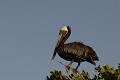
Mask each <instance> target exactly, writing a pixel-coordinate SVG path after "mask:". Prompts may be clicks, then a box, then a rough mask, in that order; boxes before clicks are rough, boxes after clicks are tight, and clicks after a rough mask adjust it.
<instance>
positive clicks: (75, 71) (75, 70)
mask: <svg viewBox="0 0 120 80" xmlns="http://www.w3.org/2000/svg"><path fill="white" fill-rule="evenodd" d="M79 66H80V62H78V65H77V67H76V68H75V69H74V70H73V73H75V74H76V73H77V72H78V71H77V69H78V67H79Z"/></svg>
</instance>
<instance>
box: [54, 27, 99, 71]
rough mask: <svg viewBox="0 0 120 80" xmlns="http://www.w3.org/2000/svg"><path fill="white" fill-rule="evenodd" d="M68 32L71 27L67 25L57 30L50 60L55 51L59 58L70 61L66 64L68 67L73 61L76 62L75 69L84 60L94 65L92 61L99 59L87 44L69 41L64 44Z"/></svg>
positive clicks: (69, 32) (68, 34)
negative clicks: (57, 33)
mask: <svg viewBox="0 0 120 80" xmlns="http://www.w3.org/2000/svg"><path fill="white" fill-rule="evenodd" d="M70 34H71V29H70V27H69V26H64V27H62V28H61V30H60V32H59V37H58V41H57V44H56V47H55V50H54V54H53V57H52V61H53V60H54V57H55V55H56V52H57V53H58V55H59V56H60V57H61V58H63V59H65V60H67V61H71V62H70V63H69V64H68V65H67V68H69V67H70V65H71V64H72V63H73V62H77V63H78V65H77V67H76V70H77V69H78V67H79V65H80V63H81V62H84V61H87V62H89V63H91V64H93V65H96V63H95V62H94V61H99V58H98V56H97V54H96V52H95V51H94V50H93V49H92V48H91V47H90V46H87V45H85V44H83V43H81V42H71V43H67V44H64V42H65V41H66V40H67V39H68V37H69V36H70Z"/></svg>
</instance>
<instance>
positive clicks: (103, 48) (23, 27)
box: [0, 0, 120, 80]
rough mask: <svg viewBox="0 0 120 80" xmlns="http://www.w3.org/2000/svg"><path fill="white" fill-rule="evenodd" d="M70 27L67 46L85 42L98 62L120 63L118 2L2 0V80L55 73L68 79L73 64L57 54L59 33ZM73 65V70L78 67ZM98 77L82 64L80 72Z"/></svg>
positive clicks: (36, 78)
mask: <svg viewBox="0 0 120 80" xmlns="http://www.w3.org/2000/svg"><path fill="white" fill-rule="evenodd" d="M64 25H69V26H71V29H72V34H71V36H70V38H69V39H68V40H67V42H72V41H81V42H84V43H85V44H87V45H90V46H91V47H93V48H94V50H95V51H96V53H97V55H98V56H99V59H100V61H99V62H96V64H97V65H101V66H104V65H106V64H110V65H111V66H112V67H115V68H117V63H118V62H120V0H1V1H0V80H44V79H45V78H46V76H49V75H50V73H49V72H50V71H53V70H55V69H57V70H60V71H62V73H63V74H65V75H66V71H65V68H64V66H62V65H60V64H59V63H58V62H57V61H62V62H63V63H65V64H68V63H69V62H67V61H65V60H62V59H61V58H60V57H59V56H58V55H56V57H55V60H54V62H51V57H52V55H53V50H54V47H55V44H56V40H57V36H58V32H59V29H60V28H61V27H62V26H64ZM76 65H77V64H73V65H72V67H76ZM83 69H84V70H85V71H88V72H90V73H91V76H93V75H94V74H96V73H95V72H94V66H93V65H91V64H89V63H87V62H84V63H82V64H81V65H80V67H79V69H78V70H79V71H81V70H83Z"/></svg>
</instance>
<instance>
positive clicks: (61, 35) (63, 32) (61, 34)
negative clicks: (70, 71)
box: [52, 26, 71, 61]
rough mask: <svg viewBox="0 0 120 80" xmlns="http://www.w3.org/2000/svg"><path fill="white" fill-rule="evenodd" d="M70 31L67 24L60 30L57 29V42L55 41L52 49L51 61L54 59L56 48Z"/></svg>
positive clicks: (66, 37) (62, 42)
mask: <svg viewBox="0 0 120 80" xmlns="http://www.w3.org/2000/svg"><path fill="white" fill-rule="evenodd" d="M70 33H71V29H70V27H69V26H63V27H62V28H61V29H60V31H59V34H58V40H57V43H56V46H55V50H54V54H53V57H52V61H53V60H54V57H55V55H56V49H57V48H58V47H59V46H61V45H63V44H64V42H65V41H66V40H67V39H68V37H69V36H70Z"/></svg>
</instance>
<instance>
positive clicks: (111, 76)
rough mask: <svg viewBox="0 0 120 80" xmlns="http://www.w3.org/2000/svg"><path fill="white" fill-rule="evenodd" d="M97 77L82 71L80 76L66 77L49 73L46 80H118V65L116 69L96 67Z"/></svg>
mask: <svg viewBox="0 0 120 80" xmlns="http://www.w3.org/2000/svg"><path fill="white" fill-rule="evenodd" d="M94 69H95V72H96V73H97V75H94V76H93V77H92V78H91V77H90V73H89V72H86V71H84V70H82V71H81V73H80V74H77V75H75V74H70V75H68V76H66V75H64V74H62V72H61V71H57V70H54V71H51V72H50V73H51V75H50V76H47V77H46V80H120V63H119V64H118V68H117V69H115V68H114V67H110V65H109V64H107V65H106V66H102V67H101V66H100V65H99V66H97V67H95V68H94Z"/></svg>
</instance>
